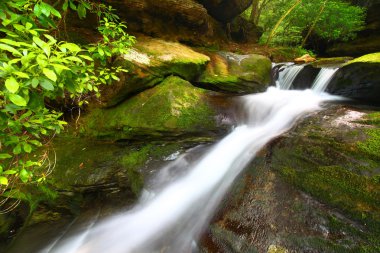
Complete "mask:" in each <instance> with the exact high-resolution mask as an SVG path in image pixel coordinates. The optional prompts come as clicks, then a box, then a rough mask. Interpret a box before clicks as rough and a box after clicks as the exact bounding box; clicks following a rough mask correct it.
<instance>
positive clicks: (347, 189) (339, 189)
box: [281, 166, 380, 224]
mask: <svg viewBox="0 0 380 253" xmlns="http://www.w3.org/2000/svg"><path fill="white" fill-rule="evenodd" d="M289 171H290V172H291V173H289ZM281 173H282V175H283V176H284V177H286V178H287V179H288V180H291V181H292V183H294V184H296V185H297V186H299V187H301V188H302V189H303V190H304V191H306V192H308V193H310V194H311V195H313V196H315V197H317V198H318V199H321V200H322V201H324V202H327V203H329V204H332V205H333V206H336V207H339V208H341V209H343V210H344V211H346V212H347V213H350V214H351V215H353V217H355V218H357V219H361V220H366V221H367V220H368V218H369V219H370V220H373V221H375V224H380V185H379V184H378V183H377V182H376V180H374V179H373V178H369V177H365V176H360V175H357V174H355V173H352V172H350V171H348V170H347V169H345V168H342V167H339V166H320V167H317V168H316V169H313V170H304V171H296V170H295V169H289V168H283V169H281ZM289 174H290V175H291V177H290V178H288V176H289Z"/></svg>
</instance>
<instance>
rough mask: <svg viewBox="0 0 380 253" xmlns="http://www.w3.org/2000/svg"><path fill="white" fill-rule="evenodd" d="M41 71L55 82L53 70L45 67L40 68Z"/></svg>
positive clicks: (55, 76) (55, 77)
mask: <svg viewBox="0 0 380 253" xmlns="http://www.w3.org/2000/svg"><path fill="white" fill-rule="evenodd" d="M42 72H43V73H44V75H45V76H46V77H47V78H49V79H50V80H52V81H53V82H56V81H57V75H56V74H55V72H54V71H53V70H51V69H47V68H44V69H42Z"/></svg>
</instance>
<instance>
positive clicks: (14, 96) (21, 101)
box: [9, 94, 27, 106]
mask: <svg viewBox="0 0 380 253" xmlns="http://www.w3.org/2000/svg"><path fill="white" fill-rule="evenodd" d="M9 99H10V100H11V101H12V103H13V104H15V105H18V106H26V105H27V102H26V100H25V99H24V98H23V97H21V96H20V95H17V94H9Z"/></svg>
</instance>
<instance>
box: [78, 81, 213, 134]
mask: <svg viewBox="0 0 380 253" xmlns="http://www.w3.org/2000/svg"><path fill="white" fill-rule="evenodd" d="M210 94H211V93H210V92H208V91H206V90H203V89H200V88H196V87H194V86H192V85H191V84H190V83H189V82H187V81H185V80H183V79H181V78H179V77H175V76H170V77H167V78H166V79H165V80H164V81H163V82H162V83H161V84H159V85H157V86H155V87H153V88H151V89H148V90H145V91H143V92H141V93H139V94H138V95H136V96H133V97H131V98H130V99H128V100H127V101H125V102H123V103H121V104H119V105H118V106H116V107H113V108H107V109H95V110H92V111H91V112H89V113H88V115H86V116H85V117H83V118H82V123H81V133H82V134H83V135H85V136H89V137H95V138H102V139H109V140H120V139H136V138H137V139H139V138H141V137H142V136H145V137H151V138H162V137H165V136H167V137H170V136H179V135H186V134H191V135H192V136H199V135H201V136H202V134H203V135H205V133H206V136H210V134H211V133H212V132H214V133H215V132H218V131H219V130H218V122H217V118H216V115H217V113H216V111H215V110H214V109H213V107H212V106H211V104H210V99H211V96H210Z"/></svg>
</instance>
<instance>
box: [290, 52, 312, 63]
mask: <svg viewBox="0 0 380 253" xmlns="http://www.w3.org/2000/svg"><path fill="white" fill-rule="evenodd" d="M315 60H316V59H315V58H314V57H311V56H310V55H309V54H304V55H302V56H301V57H298V58H295V59H294V62H295V63H310V62H314V61H315Z"/></svg>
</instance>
